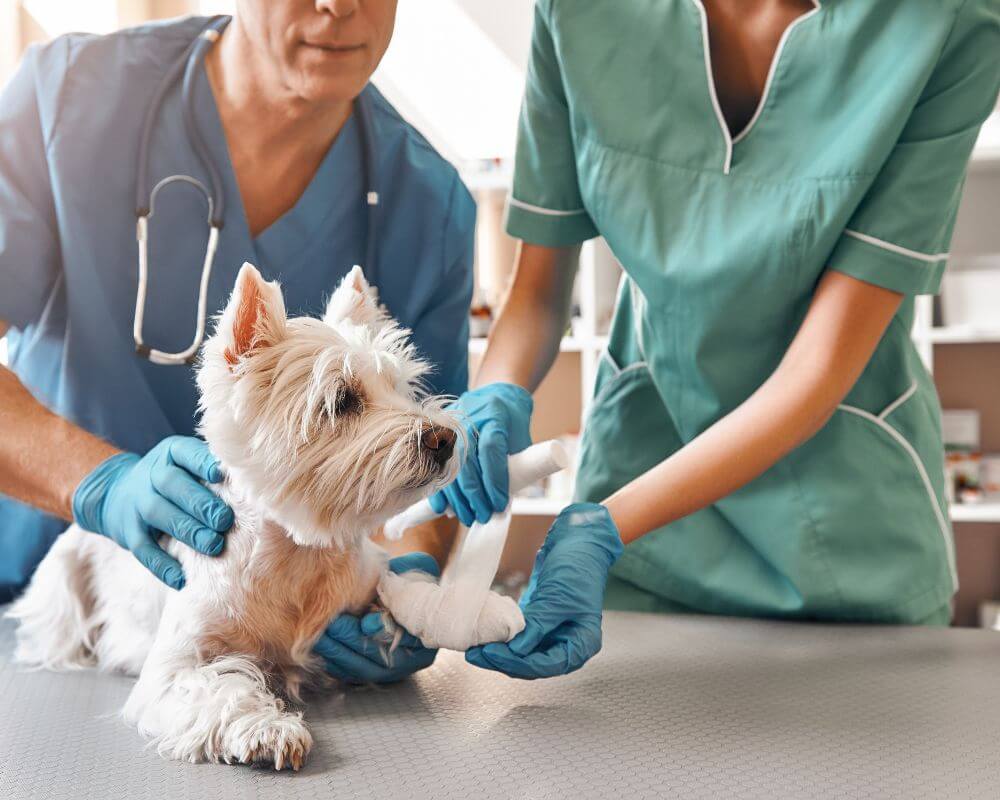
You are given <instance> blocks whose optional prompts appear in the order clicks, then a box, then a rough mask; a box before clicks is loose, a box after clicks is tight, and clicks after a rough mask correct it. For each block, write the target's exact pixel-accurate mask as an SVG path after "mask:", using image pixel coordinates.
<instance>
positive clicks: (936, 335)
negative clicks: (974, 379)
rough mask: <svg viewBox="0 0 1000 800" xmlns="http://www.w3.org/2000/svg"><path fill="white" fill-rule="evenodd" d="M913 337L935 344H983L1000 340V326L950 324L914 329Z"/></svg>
mask: <svg viewBox="0 0 1000 800" xmlns="http://www.w3.org/2000/svg"><path fill="white" fill-rule="evenodd" d="M913 338H914V339H916V340H917V341H926V342H932V343H933V344H981V343H997V342H1000V328H980V327H976V326H974V325H949V326H946V327H938V328H931V329H930V330H927V331H914V332H913Z"/></svg>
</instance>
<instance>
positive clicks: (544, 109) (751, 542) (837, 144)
mask: <svg viewBox="0 0 1000 800" xmlns="http://www.w3.org/2000/svg"><path fill="white" fill-rule="evenodd" d="M707 45H708V34H707V26H706V20H705V11H704V8H703V7H702V5H701V3H700V2H699V0H635V1H634V2H628V3H621V2H617V0H594V1H593V2H589V3H578V2H571V1H570V0H539V2H538V3H537V5H536V12H535V26H534V34H533V44H532V51H531V57H530V65H529V70H528V78H527V87H526V92H525V98H524V103H523V107H522V114H521V121H520V131H519V138H518V145H517V161H516V167H515V174H514V185H513V191H512V195H511V198H510V203H509V216H508V223H507V227H508V231H509V232H510V233H511V234H512V235H513V236H515V237H518V238H520V239H523V240H525V241H528V242H532V243H536V244H541V245H548V246H563V245H571V244H574V243H578V242H581V241H583V240H586V239H588V238H591V237H594V236H597V235H601V236H603V237H605V239H606V240H607V242H608V244H609V246H610V247H611V249H612V250H613V252H614V253H615V255H616V256H617V258H618V259H619V261H620V262H621V264H622V266H623V267H624V270H625V273H626V278H625V280H624V281H623V283H622V287H621V291H620V295H619V299H618V306H617V311H616V315H615V319H614V322H613V325H612V331H611V339H610V344H609V347H608V350H607V353H606V354H605V356H604V358H603V359H602V362H601V364H600V366H599V369H598V377H597V385H596V388H595V395H594V398H593V404H592V407H591V412H590V415H589V419H588V421H587V424H586V426H585V430H584V434H583V442H582V445H581V458H580V472H579V476H578V483H577V496H578V499H584V500H592V501H601V500H603V499H605V498H606V497H607V496H608V495H610V494H611V493H612V492H614V491H615V490H617V489H618V488H619V487H621V486H622V485H623V484H625V483H627V482H629V481H630V480H632V479H633V478H635V477H636V476H637V475H639V474H641V473H643V472H644V471H646V470H648V469H650V468H651V467H653V466H654V465H655V464H658V463H659V462H661V461H662V460H663V459H664V458H666V457H667V456H669V455H670V454H671V453H673V452H674V451H675V450H677V449H678V448H680V447H682V446H683V445H684V444H685V443H687V442H689V441H691V440H692V439H693V438H694V437H696V436H697V435H698V434H699V433H701V432H702V431H704V430H705V429H706V428H708V427H709V426H710V425H712V424H713V423H714V422H716V421H717V420H718V419H720V418H721V417H722V416H724V415H725V414H727V413H729V412H730V411H732V410H733V409H734V408H736V407H737V406H738V405H739V404H740V403H742V402H743V401H744V400H746V399H747V397H749V396H750V394H752V393H753V392H754V391H755V390H756V389H757V388H758V387H759V386H760V385H761V384H762V383H763V382H764V381H765V380H766V379H767V377H768V376H769V375H770V374H771V373H772V372H773V370H774V369H775V368H776V367H777V365H778V363H779V361H780V360H781V358H782V356H783V355H784V353H785V352H786V350H787V349H788V347H789V344H790V343H791V341H792V338H793V337H794V336H795V333H796V331H797V329H798V327H799V324H800V323H801V321H802V319H803V317H804V315H805V313H806V311H807V309H808V307H809V304H810V302H811V300H812V297H813V294H814V290H815V287H816V284H817V282H818V281H819V279H820V277H821V276H822V274H823V272H824V271H825V270H828V269H833V270H838V271H840V272H843V273H846V274H848V275H851V276H854V277H855V278H858V279H860V280H863V281H866V282H869V283H872V284H875V285H878V286H882V287H886V288H888V289H891V290H894V291H897V292H900V293H902V294H904V295H905V296H906V297H905V300H904V302H903V304H902V306H901V308H900V310H899V312H898V314H897V316H896V318H895V319H894V320H893V321H892V323H891V325H890V326H889V328H888V330H887V331H886V333H885V335H884V337H883V339H882V340H881V342H880V343H879V345H878V347H877V349H876V351H875V353H874V355H873V357H872V359H871V362H870V363H869V364H868V366H867V368H866V369H865V371H864V373H863V375H862V376H861V378H860V379H859V380H858V382H857V384H856V385H855V386H854V388H853V389H852V390H851V392H850V393H849V395H848V396H847V397H846V398H845V399H844V401H843V404H842V405H841V406H840V407H839V409H838V411H837V412H836V413H835V414H834V415H833V417H832V418H831V420H830V421H829V423H828V424H827V425H826V426H825V427H824V428H823V429H822V430H821V431H820V432H819V433H818V434H817V435H816V436H814V437H813V438H812V439H810V440H809V441H808V442H806V443H805V444H804V445H802V446H801V447H799V448H798V449H797V450H795V451H794V452H792V453H791V454H790V455H788V456H787V457H785V458H784V459H782V460H781V461H780V462H779V463H777V464H776V465H775V466H774V467H773V468H771V469H770V470H768V471H767V472H766V473H765V474H764V475H762V476H761V477H759V478H758V479H756V480H754V481H753V482H752V483H750V484H748V485H747V486H745V487H744V488H742V489H740V490H739V491H737V492H734V493H733V494H732V495H730V496H728V497H726V498H725V499H723V500H721V501H719V502H718V503H716V504H715V505H713V506H711V507H709V508H706V509H704V510H702V511H699V512H697V513H695V514H692V515H690V516H688V517H686V518H684V519H682V520H679V521H677V522H675V523H673V524H671V525H669V526H667V527H665V528H663V529H660V530H657V531H654V532H652V533H649V534H647V535H646V536H644V537H642V538H640V539H639V540H637V541H636V542H634V543H632V544H630V545H629V546H628V547H627V548H626V550H625V553H624V555H623V556H622V558H621V559H620V561H619V562H618V564H617V565H616V566H615V568H614V570H613V575H614V579H615V583H616V585H619V586H626V587H628V588H629V590H630V591H631V592H632V596H633V597H639V596H644V597H645V598H646V600H645V601H642V602H640V601H638V600H634V601H632V602H625V603H624V604H625V605H631V606H632V607H651V606H657V607H661V608H668V609H677V610H687V611H701V612H710V613H721V614H736V615H755V616H775V617H790V618H812V619H836V620H858V621H884V622H918V621H923V620H926V619H928V618H934V617H935V615H936V614H937V612H939V611H940V609H941V608H942V607H945V606H947V604H948V602H949V599H950V597H951V596H952V594H953V593H954V591H955V589H956V585H957V581H956V576H955V561H954V553H953V545H952V533H951V529H950V523H949V521H948V511H947V506H946V501H945V497H944V479H943V453H942V443H941V432H940V422H939V405H938V399H937V395H936V392H935V388H934V384H933V382H932V380H931V378H930V376H929V374H928V372H927V370H926V369H925V367H924V365H923V364H922V362H921V360H920V358H919V357H918V355H917V352H916V350H915V348H914V345H913V343H912V341H911V338H910V335H909V331H910V328H911V325H912V321H913V313H914V305H913V296H914V295H918V294H924V293H934V292H936V291H937V290H938V287H939V285H940V281H941V276H942V273H943V271H944V268H945V264H946V262H947V257H948V254H947V250H948V245H949V240H950V238H951V233H952V227H953V225H954V220H955V214H956V210H957V207H958V202H959V198H960V195H961V192H962V186H963V181H964V175H965V169H966V164H967V161H968V159H969V155H970V153H971V151H972V148H973V145H974V143H975V140H976V136H977V133H978V130H979V127H980V125H981V124H982V122H983V121H984V120H985V118H986V117H987V116H988V115H989V113H990V112H991V110H992V109H993V107H994V105H995V103H996V98H997V92H998V87H1000V59H998V56H997V54H998V53H1000V4H998V2H997V0H965V2H962V0H883V1H882V2H878V3H867V2H857V0H825V1H824V2H822V3H819V2H816V3H815V8H814V9H813V10H812V11H811V12H809V13H807V14H805V15H804V16H802V17H800V18H799V19H798V20H797V21H796V22H795V23H794V24H793V25H792V26H791V27H790V28H789V29H788V31H787V32H786V34H785V36H784V37H783V39H782V41H781V44H780V45H779V48H778V51H777V53H776V54H775V58H774V61H773V63H772V68H771V72H770V75H769V78H768V81H767V86H766V88H765V91H764V95H763V97H762V100H761V102H760V105H759V107H758V110H757V113H756V114H755V115H754V117H753V119H752V120H751V122H750V123H749V125H747V127H746V128H745V129H744V130H743V131H741V132H740V133H739V134H738V135H736V136H731V135H730V133H729V131H728V129H727V127H726V124H725V122H724V120H723V118H722V115H721V113H720V109H719V106H718V101H717V98H716V93H715V88H714V82H713V78H712V74H711V58H710V54H709V50H708V46H707ZM664 491H669V487H665V488H664ZM627 595H628V592H625V593H624V594H623V595H622V596H627ZM650 598H652V600H650ZM611 602H612V603H614V602H615V601H614V599H613V598H612V600H611Z"/></svg>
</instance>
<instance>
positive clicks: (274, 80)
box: [205, 18, 352, 237]
mask: <svg viewBox="0 0 1000 800" xmlns="http://www.w3.org/2000/svg"><path fill="white" fill-rule="evenodd" d="M264 63H265V58H264V57H262V55H261V54H260V53H259V52H257V51H256V48H255V47H254V45H253V42H252V41H251V40H250V39H249V38H248V37H247V36H246V32H245V31H244V30H243V29H242V28H241V27H240V24H239V19H238V18H234V19H233V21H232V22H231V23H229V26H228V27H227V28H226V30H225V32H224V33H223V35H222V38H221V39H220V40H219V42H218V43H217V44H216V45H215V47H213V48H212V50H211V51H210V52H209V54H208V56H207V57H206V59H205V69H206V71H207V73H208V80H209V83H210V84H211V87H212V93H213V94H214V96H215V104H216V107H217V108H218V110H219V117H220V118H221V120H222V128H223V131H224V132H225V137H226V144H227V145H228V148H229V157H230V161H231V163H232V167H233V172H234V174H235V176H236V183H237V185H238V187H239V191H240V199H241V200H242V204H243V211H244V214H245V216H246V221H247V226H248V227H249V229H250V234H251V236H253V237H256V236H257V235H258V234H260V233H261V232H262V231H264V230H265V229H267V228H268V227H270V226H271V225H272V224H273V223H274V222H275V221H277V220H278V219H279V218H280V217H282V216H283V215H284V214H286V213H287V212H288V211H290V210H291V209H292V208H293V207H294V206H295V204H296V203H297V202H298V200H299V198H300V197H301V196H302V194H303V193H304V192H305V190H306V188H307V187H308V186H309V184H310V182H311V181H312V179H313V177H314V176H315V174H316V171H317V170H318V169H319V166H320V164H321V163H322V162H323V159H324V157H325V156H326V153H327V152H328V151H329V149H330V146H331V145H332V144H333V141H334V139H336V138H337V135H338V134H339V133H340V130H341V128H342V127H343V126H344V123H345V122H346V121H347V118H348V117H349V116H350V114H351V105H352V104H351V102H350V101H345V102H334V101H323V102H316V101H312V100H309V99H307V98H305V97H302V96H301V95H300V94H297V93H296V92H295V91H293V89H292V87H289V86H287V85H286V84H285V83H284V82H283V81H282V80H281V76H280V73H278V72H277V71H276V70H268V69H266V68H264V67H262V66H261V65H262V64H264Z"/></svg>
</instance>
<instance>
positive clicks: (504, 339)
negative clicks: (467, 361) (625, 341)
mask: <svg viewBox="0 0 1000 800" xmlns="http://www.w3.org/2000/svg"><path fill="white" fill-rule="evenodd" d="M579 256H580V248H579V247H566V248H550V247H541V246H538V245H531V244H526V243H522V244H521V246H520V247H519V248H518V254H517V263H516V267H515V272H514V279H513V281H512V283H511V286H510V289H509V291H508V294H507V298H506V299H505V301H504V304H503V308H502V310H501V312H500V315H499V317H498V318H497V321H496V323H495V324H494V326H493V329H492V331H491V332H490V339H489V346H488V347H487V349H486V355H485V356H483V361H482V364H481V365H480V367H479V371H478V373H477V375H476V378H475V380H474V381H473V384H474V386H483V385H484V384H487V383H495V382H498V381H502V382H505V383H514V384H517V385H518V386H523V387H524V388H525V389H527V390H528V391H529V392H533V391H534V390H535V389H537V388H538V385H539V384H540V383H541V382H542V379H543V378H544V377H545V375H546V373H548V371H549V369H550V368H551V367H552V362H553V361H554V360H555V358H556V355H557V354H558V352H559V342H560V340H561V339H562V335H563V332H564V331H565V330H566V324H567V322H568V321H569V314H570V300H571V296H572V291H573V277H574V275H575V272H576V265H577V261H578V259H579Z"/></svg>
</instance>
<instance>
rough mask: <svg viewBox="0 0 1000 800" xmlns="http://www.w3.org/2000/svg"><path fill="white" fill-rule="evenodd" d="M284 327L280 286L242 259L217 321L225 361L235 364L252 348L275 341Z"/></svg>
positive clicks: (283, 305)
mask: <svg viewBox="0 0 1000 800" xmlns="http://www.w3.org/2000/svg"><path fill="white" fill-rule="evenodd" d="M284 331H285V300H284V298H283V297H282V296H281V287H280V286H279V285H278V283H277V282H274V283H269V282H268V281H265V280H264V279H263V278H262V277H261V274H260V273H259V272H258V271H257V268H256V267H255V266H254V265H253V264H250V263H249V262H246V263H244V264H243V266H242V267H241V268H240V274H239V275H237V276H236V286H235V287H234V288H233V294H232V296H231V297H230V298H229V304H228V305H227V306H226V310H225V311H224V312H223V313H222V319H221V321H220V322H219V332H220V333H221V334H222V336H224V337H226V349H225V355H226V361H228V362H229V363H230V365H235V364H236V363H237V362H239V360H240V358H242V357H243V356H245V355H247V354H249V353H250V352H252V351H253V350H258V349H260V348H263V347H269V346H270V345H273V344H275V343H276V342H277V341H278V340H279V339H280V338H281V337H282V335H283V334H284Z"/></svg>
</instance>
